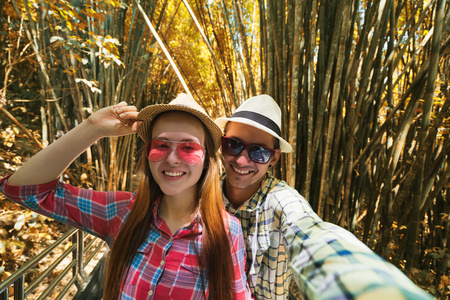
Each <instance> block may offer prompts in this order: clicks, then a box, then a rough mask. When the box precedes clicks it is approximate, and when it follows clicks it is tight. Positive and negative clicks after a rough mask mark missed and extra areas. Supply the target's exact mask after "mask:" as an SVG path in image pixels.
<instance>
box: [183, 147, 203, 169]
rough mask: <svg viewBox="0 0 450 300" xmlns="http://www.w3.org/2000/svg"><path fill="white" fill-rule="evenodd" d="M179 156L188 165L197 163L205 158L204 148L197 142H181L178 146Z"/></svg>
mask: <svg viewBox="0 0 450 300" xmlns="http://www.w3.org/2000/svg"><path fill="white" fill-rule="evenodd" d="M177 153H178V157H179V158H181V159H182V160H183V161H184V162H185V163H186V164H188V165H196V164H198V163H199V162H200V161H201V160H202V158H203V148H202V146H201V145H199V144H196V143H180V144H179V145H178V147H177Z"/></svg>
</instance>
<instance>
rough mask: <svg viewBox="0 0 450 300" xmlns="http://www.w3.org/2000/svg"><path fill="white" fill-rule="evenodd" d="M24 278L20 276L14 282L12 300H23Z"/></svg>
mask: <svg viewBox="0 0 450 300" xmlns="http://www.w3.org/2000/svg"><path fill="white" fill-rule="evenodd" d="M24 292H25V277H24V276H23V275H22V276H20V277H19V278H17V280H16V281H15V282H14V300H23V299H25V295H24Z"/></svg>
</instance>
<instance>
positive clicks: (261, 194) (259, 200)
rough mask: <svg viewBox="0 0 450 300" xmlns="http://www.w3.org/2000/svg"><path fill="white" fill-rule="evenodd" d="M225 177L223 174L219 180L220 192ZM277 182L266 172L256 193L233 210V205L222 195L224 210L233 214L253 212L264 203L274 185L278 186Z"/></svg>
mask: <svg viewBox="0 0 450 300" xmlns="http://www.w3.org/2000/svg"><path fill="white" fill-rule="evenodd" d="M226 176H227V175H226V173H223V174H222V177H221V179H220V183H221V185H222V190H223V183H224V181H225V179H226ZM278 182H279V180H278V179H276V178H275V177H274V176H272V174H271V173H270V172H269V171H267V172H266V174H265V175H264V178H263V180H262V181H261V186H260V187H259V189H258V190H257V191H256V193H254V194H253V196H252V197H251V198H250V199H248V200H247V201H245V202H244V203H243V204H242V205H241V206H240V207H239V208H238V209H235V208H234V207H233V205H231V203H230V201H229V200H228V199H227V198H226V197H225V195H223V199H224V205H225V208H226V210H227V211H228V212H230V213H233V214H234V213H235V212H237V211H239V210H246V211H254V210H255V209H257V208H259V207H260V206H261V205H262V204H263V203H264V201H265V200H266V196H267V194H268V193H269V192H270V190H271V189H272V188H273V187H274V186H275V185H277V184H278Z"/></svg>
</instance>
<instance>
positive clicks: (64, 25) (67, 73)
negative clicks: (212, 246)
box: [0, 0, 450, 296]
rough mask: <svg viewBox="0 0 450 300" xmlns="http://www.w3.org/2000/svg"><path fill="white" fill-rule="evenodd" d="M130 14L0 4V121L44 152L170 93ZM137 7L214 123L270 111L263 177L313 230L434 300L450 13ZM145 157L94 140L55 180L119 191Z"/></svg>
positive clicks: (128, 143)
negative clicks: (105, 116)
mask: <svg viewBox="0 0 450 300" xmlns="http://www.w3.org/2000/svg"><path fill="white" fill-rule="evenodd" d="M137 3H138V1H136V0H134V1H132V0H126V1H118V0H111V1H95V0H65V1H51V0H5V1H2V2H1V4H0V11H1V14H0V19H1V20H2V24H1V26H2V28H1V31H2V34H1V37H0V39H1V40H0V47H1V51H0V53H1V59H2V61H1V63H2V65H1V66H2V67H1V70H0V78H1V81H2V83H3V85H2V89H1V90H0V95H1V96H0V99H2V107H1V110H2V113H3V115H2V118H3V117H6V118H8V119H10V120H12V121H13V122H15V124H16V125H17V126H19V128H20V130H22V131H24V132H25V133H26V134H27V135H28V136H29V137H30V141H31V142H32V143H35V144H36V145H38V147H44V146H45V144H47V143H50V142H52V141H53V140H54V139H55V138H57V136H59V135H61V134H63V133H64V132H67V131H68V130H70V129H71V128H72V127H73V126H75V125H76V124H78V123H80V122H82V121H83V120H84V119H85V118H87V117H88V116H89V114H90V113H91V112H92V111H95V110H96V109H98V108H100V107H104V106H107V105H110V104H114V103H118V102H120V101H127V102H129V103H133V104H135V105H136V106H137V107H138V108H142V107H144V106H145V105H148V104H152V103H163V102H167V101H170V100H171V99H172V98H173V97H174V96H175V95H176V94H177V93H179V92H182V91H183V87H182V85H181V83H180V81H179V79H178V77H177V76H176V74H175V72H174V70H173V68H172V67H171V66H170V65H169V63H168V57H167V55H166V54H165V53H163V51H162V49H161V46H160V45H159V44H158V42H157V41H156V40H155V36H154V35H152V33H151V32H150V30H149V28H148V26H147V25H148V24H146V22H145V20H144V17H143V15H142V13H141V12H140V10H139V9H138V8H137V7H138V5H137ZM140 5H141V6H142V8H143V11H144V12H145V14H146V15H147V16H148V18H149V19H150V20H151V23H152V24H153V26H154V28H155V29H156V31H157V33H158V36H159V38H160V39H161V40H162V41H163V43H164V46H165V47H166V48H167V51H168V52H169V56H170V58H171V59H173V61H174V62H175V64H176V66H177V67H178V69H179V70H180V73H181V75H182V77H183V78H184V80H185V82H186V86H187V87H188V89H189V91H190V92H191V93H192V95H193V96H194V98H196V100H198V101H199V103H201V104H202V105H203V106H204V107H205V109H206V110H207V111H208V112H209V113H210V114H211V116H212V117H213V118H215V117H219V116H223V115H227V114H230V113H231V112H232V111H233V110H234V109H235V108H236V106H238V105H239V104H240V103H241V102H242V101H243V100H245V99H246V98H249V97H251V96H253V95H256V94H261V93H267V94H269V95H271V96H273V97H274V98H275V99H276V101H277V102H278V103H279V104H280V107H281V108H282V111H283V115H284V119H283V121H284V124H283V128H282V131H283V132H284V136H285V137H286V139H287V140H288V141H289V142H290V143H291V144H292V145H293V148H294V149H295V150H294V152H293V153H291V154H290V155H288V156H285V157H283V158H282V160H281V163H279V164H278V165H277V166H276V168H274V170H272V171H273V172H274V173H275V174H276V175H277V176H279V177H280V178H283V179H285V180H286V181H287V182H288V183H289V184H291V185H292V186H295V187H296V188H297V190H298V191H299V192H300V193H301V194H302V195H304V196H305V197H306V198H307V199H308V200H309V202H310V204H311V206H312V207H313V209H314V210H315V211H316V212H317V213H318V215H319V216H321V217H322V218H323V219H325V220H327V221H330V222H334V223H336V224H339V225H340V226H343V227H345V228H347V229H349V230H350V231H352V232H354V233H356V234H357V236H358V237H360V239H361V240H363V242H364V243H366V244H367V245H368V246H369V247H371V248H373V249H374V250H375V251H376V252H377V253H379V254H380V255H381V256H383V257H384V258H386V259H388V260H390V261H392V262H393V263H394V264H395V265H397V266H399V267H401V268H402V269H403V270H404V271H405V272H406V273H407V274H411V275H413V274H414V270H417V269H419V270H422V271H424V272H425V273H426V274H428V275H430V274H431V277H427V278H428V279H424V280H425V281H427V282H428V284H430V285H431V284H432V285H435V286H436V287H438V286H439V283H440V279H441V277H442V276H444V275H446V276H448V270H447V267H448V262H449V257H450V252H449V251H448V244H447V243H448V240H447V238H448V235H449V211H450V209H449V208H450V204H449V203H450V184H449V182H450V180H449V178H450V167H449V153H450V110H449V108H450V100H449V79H450V60H449V54H450V53H449V50H450V34H449V32H450V13H449V11H450V10H449V5H450V4H449V2H448V1H446V0H430V1H410V0H397V1H393V0H375V1H358V0H351V1H345V0H307V1H301V0H282V1H280V0H259V1H243V0H211V1H199V0H189V1H187V0H148V1H141V2H140ZM18 90H19V91H18ZM20 90H21V91H20ZM24 90H33V91H34V93H33V92H28V94H27V93H25V92H24ZM17 95H20V97H21V98H22V99H21V100H20V101H22V102H19V101H18V99H17ZM23 101H27V102H26V103H23ZM18 105H21V106H24V105H26V106H27V107H28V109H31V110H33V111H35V113H36V115H38V116H39V119H40V124H41V130H40V136H39V137H38V138H36V134H35V133H33V132H31V131H30V130H28V129H27V126H26V125H27V124H22V123H21V122H20V121H18V120H17V119H15V117H14V114H13V113H11V112H10V111H9V110H10V109H11V108H13V107H15V106H18ZM141 147H142V145H140V144H139V142H138V141H137V139H136V138H135V137H132V136H129V137H125V138H115V139H105V140H101V141H99V142H97V143H96V144H95V145H94V146H93V147H92V148H91V149H89V151H88V152H87V153H86V154H85V155H83V157H82V158H81V159H79V160H77V161H76V162H74V165H73V167H72V168H71V169H70V170H69V171H68V172H67V173H66V174H65V178H66V179H67V180H70V181H71V182H72V183H73V184H83V182H84V183H85V184H86V182H87V183H88V185H89V187H95V188H97V189H108V190H111V189H129V188H131V185H132V182H133V180H132V177H133V174H134V158H135V157H136V152H138V151H140V148H141ZM80 170H82V171H81V172H80ZM79 173H83V174H84V175H85V176H87V179H86V177H84V179H83V180H82V181H81V179H80V178H79V176H76V175H74V174H79ZM425 277H426V276H424V278H425ZM416 280H418V279H417V278H416ZM441 292H442V291H438V290H437V288H436V291H434V293H435V294H436V295H437V296H439V293H441Z"/></svg>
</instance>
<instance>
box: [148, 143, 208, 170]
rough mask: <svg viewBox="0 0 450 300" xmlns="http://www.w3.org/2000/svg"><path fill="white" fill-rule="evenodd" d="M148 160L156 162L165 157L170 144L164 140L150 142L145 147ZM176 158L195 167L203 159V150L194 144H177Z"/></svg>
mask: <svg viewBox="0 0 450 300" xmlns="http://www.w3.org/2000/svg"><path fill="white" fill-rule="evenodd" d="M147 147H148V148H149V149H147V152H148V160H149V161H153V162H157V161H161V160H163V159H164V158H166V157H167V155H168V154H169V152H170V147H171V146H170V142H168V141H164V140H157V139H155V140H151V142H150V143H149V145H148V146H147ZM177 155H178V157H179V158H180V159H181V160H182V161H183V162H184V163H186V164H188V165H196V164H198V163H199V162H200V161H201V160H202V158H203V148H202V146H201V145H199V144H196V143H184V142H183V143H178V146H177Z"/></svg>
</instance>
